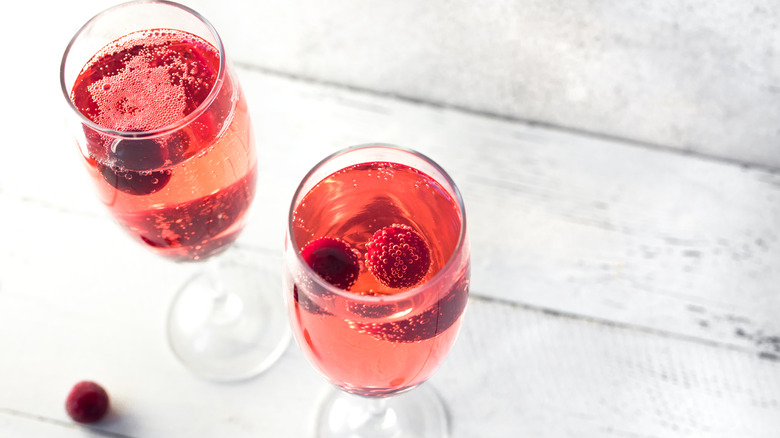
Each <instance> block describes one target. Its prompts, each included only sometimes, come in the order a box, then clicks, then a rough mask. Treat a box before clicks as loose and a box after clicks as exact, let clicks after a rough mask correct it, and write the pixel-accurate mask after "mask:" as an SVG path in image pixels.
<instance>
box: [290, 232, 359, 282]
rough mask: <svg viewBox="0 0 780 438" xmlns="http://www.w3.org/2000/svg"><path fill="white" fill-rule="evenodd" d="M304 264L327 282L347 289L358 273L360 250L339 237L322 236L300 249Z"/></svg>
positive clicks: (355, 279)
mask: <svg viewBox="0 0 780 438" xmlns="http://www.w3.org/2000/svg"><path fill="white" fill-rule="evenodd" d="M301 256H302V257H303V260H305V261H306V264H308V265H309V267H311V268H312V269H313V270H314V272H316V273H317V274H318V275H319V276H320V277H322V278H323V279H325V281H327V282H328V283H330V284H332V285H334V286H336V287H338V288H341V289H344V290H349V288H350V287H352V285H353V284H355V281H357V277H358V274H359V273H360V252H359V251H358V250H356V249H355V248H353V247H352V246H350V245H349V244H348V243H347V242H345V241H343V240H341V239H334V238H331V237H322V238H320V239H317V240H313V241H311V242H309V243H307V244H306V246H305V247H304V248H303V250H301Z"/></svg>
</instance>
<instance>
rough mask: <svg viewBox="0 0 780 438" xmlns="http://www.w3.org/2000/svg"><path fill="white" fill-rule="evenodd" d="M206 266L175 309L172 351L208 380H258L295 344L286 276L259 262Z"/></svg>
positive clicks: (170, 336)
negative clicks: (287, 305)
mask: <svg viewBox="0 0 780 438" xmlns="http://www.w3.org/2000/svg"><path fill="white" fill-rule="evenodd" d="M223 257H224V256H218V257H216V258H215V259H222V258H223ZM205 265H207V266H206V269H205V270H204V271H203V272H201V273H199V274H198V275H196V276H194V277H193V278H191V279H190V280H189V281H188V282H187V283H185V284H184V286H183V287H182V289H181V290H179V292H178V293H177V295H176V297H175V298H174V300H173V303H172V304H171V308H170V311H169V313H168V341H169V343H170V346H171V349H172V350H173V352H174V353H175V354H176V356H177V357H178V358H179V360H180V361H181V362H182V363H183V364H184V365H185V366H186V367H187V368H189V369H190V371H192V372H193V373H195V374H196V375H198V376H200V377H203V378H205V379H209V380H215V381H235V380H242V379H248V378H250V377H254V376H256V375H258V374H260V373H261V372H263V371H265V370H266V369H267V368H268V367H270V366H271V365H272V364H273V363H274V362H276V360H277V359H278V358H279V357H280V356H281V355H282V353H283V352H284V350H285V349H286V348H287V345H288V343H289V341H290V327H289V323H288V321H287V313H286V311H285V307H284V296H283V294H282V283H281V277H280V275H279V273H278V272H276V271H270V270H264V269H262V267H260V266H259V263H255V264H250V263H246V262H238V261H236V260H229V261H225V262H223V261H222V260H219V261H218V260H213V261H212V260H209V261H206V262H205Z"/></svg>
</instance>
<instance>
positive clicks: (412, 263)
mask: <svg viewBox="0 0 780 438" xmlns="http://www.w3.org/2000/svg"><path fill="white" fill-rule="evenodd" d="M366 251H367V252H366V265H367V266H368V270H369V271H371V273H372V274H374V276H375V277H376V278H377V280H379V282H380V283H382V284H384V285H385V286H389V287H392V288H409V287H412V286H414V285H416V284H417V283H419V282H420V280H422V279H423V277H425V275H426V274H428V270H429V269H430V267H431V251H430V249H428V244H427V243H425V239H423V237H422V236H421V235H420V234H419V233H418V232H416V231H414V229H412V227H410V226H408V225H398V224H395V225H391V226H389V227H385V228H382V229H381V230H379V231H377V232H376V233H374V235H373V236H371V239H370V240H369V241H368V243H367V244H366Z"/></svg>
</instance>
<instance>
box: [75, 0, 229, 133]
mask: <svg viewBox="0 0 780 438" xmlns="http://www.w3.org/2000/svg"><path fill="white" fill-rule="evenodd" d="M142 4H160V5H165V6H169V7H173V8H176V9H180V10H182V11H184V12H185V13H188V14H190V15H192V16H193V17H195V18H196V19H197V20H198V21H200V22H201V23H203V25H205V26H206V29H208V31H209V33H211V35H212V36H213V37H214V40H215V46H216V47H215V48H216V49H217V51H218V52H219V69H218V71H217V77H216V80H215V81H214V86H213V87H212V88H211V90H210V91H209V94H208V96H206V99H204V100H203V102H201V103H200V105H198V106H197V108H195V109H194V110H193V111H192V112H191V113H189V114H187V115H186V116H184V117H182V118H181V119H179V120H177V121H176V122H174V123H171V124H168V125H165V126H163V127H160V128H156V129H151V130H148V131H118V130H116V129H110V128H106V127H104V126H101V125H99V124H97V123H95V122H93V121H92V120H90V119H89V118H88V117H87V116H85V115H84V114H83V113H82V112H81V111H80V110H79V109H78V108H77V107H76V105H75V104H74V103H73V100H72V99H71V97H70V90H69V89H68V86H67V85H66V83H65V66H66V64H67V62H68V55H69V54H70V52H71V49H72V48H73V45H74V44H75V43H76V40H78V39H79V37H80V36H81V35H82V34H83V33H84V32H85V31H86V30H87V29H88V28H89V27H90V26H91V25H92V24H93V23H95V22H96V21H97V20H99V19H100V18H101V17H102V16H104V15H105V14H107V13H109V12H112V11H115V10H118V9H121V8H125V7H129V6H133V5H142ZM171 29H172V28H171ZM142 30H144V29H139V30H138V31H142ZM174 30H178V29H174ZM134 32H135V31H134ZM107 44H110V42H109V43H107ZM81 68H82V69H83V68H84V67H83V66H82V67H81ZM226 74H227V58H226V56H225V47H224V44H223V42H222V37H220V36H219V33H218V32H217V29H216V28H215V27H214V26H213V25H212V24H211V22H210V21H209V20H207V19H206V17H204V16H203V15H201V14H200V13H199V12H198V11H196V10H194V9H192V8H190V7H188V6H185V5H183V4H180V3H176V2H173V1H169V0H131V1H128V2H124V3H120V4H117V5H114V6H111V7H110V8H107V9H104V10H103V11H101V12H98V13H97V14H95V15H94V16H92V18H90V19H89V20H87V21H86V22H85V23H84V24H83V25H82V26H81V27H80V28H79V30H78V31H76V33H75V34H74V35H73V37H72V38H71V39H70V41H69V42H68V45H67V46H66V47H65V52H64V53H63V55H62V60H61V61H60V89H61V90H62V94H63V96H64V97H65V100H66V101H67V103H68V106H69V107H70V109H71V110H73V112H75V113H76V115H77V116H78V117H79V119H81V123H82V124H84V125H87V126H89V127H90V128H92V129H94V130H95V131H100V132H101V133H103V134H106V135H111V136H114V137H119V138H133V139H142V138H153V137H158V136H160V135H165V134H169V133H171V132H175V131H177V130H179V129H181V128H182V127H184V126H186V125H188V124H189V123H190V122H191V121H193V120H195V119H196V118H198V117H199V116H200V115H201V114H202V113H203V112H204V111H205V109H206V108H208V106H209V105H211V103H212V102H213V101H214V99H216V97H217V94H218V93H219V89H220V88H221V86H222V83H223V82H224V78H225V75H226Z"/></svg>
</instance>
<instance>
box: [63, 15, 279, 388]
mask: <svg viewBox="0 0 780 438" xmlns="http://www.w3.org/2000/svg"><path fill="white" fill-rule="evenodd" d="M60 82H61V86H62V92H63V94H64V96H65V98H66V101H67V104H68V106H69V118H68V122H69V126H70V128H71V131H72V132H73V135H74V136H75V139H76V143H77V144H78V147H79V150H80V151H81V155H82V156H83V158H84V164H85V165H86V166H85V167H86V169H87V171H88V172H89V175H90V176H91V177H92V180H93V181H94V183H95V185H96V187H97V192H98V195H99V197H100V199H101V201H102V202H103V203H104V204H105V205H106V206H107V207H108V209H109V211H110V212H111V214H112V215H113V217H114V218H115V219H116V221H117V222H118V223H119V224H120V225H121V227H122V228H124V229H125V231H127V232H128V234H129V235H130V236H131V237H133V238H135V239H136V240H137V241H138V242H139V243H140V244H142V245H144V246H145V247H147V248H148V249H150V250H152V251H153V252H155V253H157V254H159V255H160V256H162V257H165V258H168V259H171V260H175V261H179V262H200V263H201V266H202V267H203V269H202V270H200V271H201V273H200V274H198V275H196V276H195V277H194V278H193V279H191V280H190V281H188V282H187V283H186V284H185V285H184V286H183V287H182V288H181V290H180V291H179V292H178V293H177V295H176V298H175V299H174V301H173V303H172V305H171V308H170V312H169V317H168V322H167V331H168V339H169V343H170V345H171V348H172V350H173V351H174V353H175V354H176V356H177V357H178V358H179V359H180V360H181V361H182V362H183V363H184V364H185V365H186V366H187V367H188V368H189V369H190V370H192V371H193V372H194V373H196V374H198V375H200V376H203V377H205V378H208V379H214V380H236V379H242V378H248V377H251V376H253V375H256V374H257V373H259V372H261V371H263V370H265V369H266V368H267V367H268V366H270V365H271V364H272V363H273V362H274V361H275V360H276V359H277V358H278V357H279V356H280V355H281V353H282V352H283V350H284V349H285V347H286V345H287V342H288V339H289V324H288V323H287V321H286V317H285V316H284V310H283V309H284V307H283V306H284V305H283V303H282V300H283V298H282V294H281V293H278V294H277V293H276V292H277V290H278V289H277V287H281V279H280V278H279V277H278V273H275V272H273V271H262V270H260V269H258V268H257V267H256V266H252V265H253V263H251V262H250V261H249V260H247V259H246V257H244V259H241V257H238V258H237V257H236V256H235V255H232V256H231V255H230V253H227V254H224V255H223V252H224V251H225V250H226V249H227V248H228V247H230V246H231V244H232V243H233V242H234V241H235V240H236V239H237V237H238V235H239V233H240V232H241V230H242V229H243V228H244V226H245V224H246V221H247V215H248V211H249V207H250V205H251V202H252V199H253V198H254V195H255V185H256V174H257V154H256V151H255V145H254V137H253V134H252V125H251V121H250V118H249V112H248V109H247V103H246V100H245V97H244V94H243V92H242V91H241V87H240V85H239V82H238V78H237V77H236V74H235V72H234V71H233V69H232V67H231V66H230V65H229V63H228V62H227V58H226V57H225V49H224V46H223V43H222V40H221V39H220V37H219V35H218V34H217V32H216V30H215V29H214V27H213V26H212V25H211V24H210V23H209V22H208V21H207V20H206V19H205V18H203V17H202V16H201V15H200V14H198V13H197V12H195V11H193V10H192V9H190V8H187V7H185V6H183V5H180V4H177V3H173V2H168V1H132V2H128V3H124V4H120V5H117V6H114V7H112V8H109V9H107V10H105V11H103V12H101V13H99V14H98V15H96V16H95V17H94V18H92V19H91V20H89V21H88V22H87V23H86V24H85V25H84V26H83V27H82V28H81V29H80V30H79V31H78V32H77V33H76V35H75V36H74V37H73V39H72V40H71V41H70V43H69V44H68V47H67V49H66V50H65V53H64V55H63V58H62V65H61V69H60ZM234 252H235V251H234ZM277 283H278V285H279V286H277Z"/></svg>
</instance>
